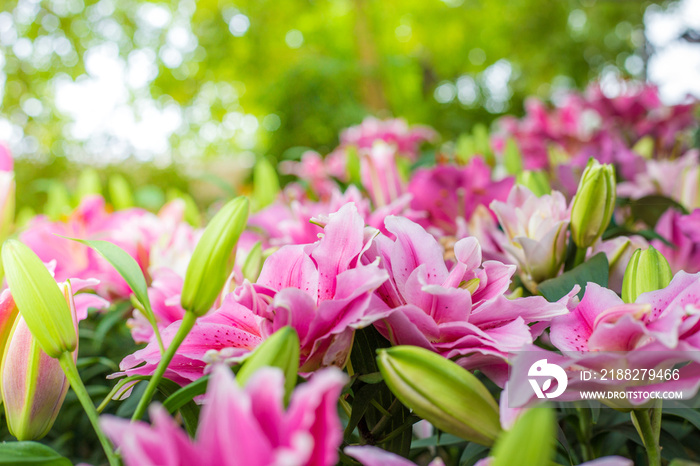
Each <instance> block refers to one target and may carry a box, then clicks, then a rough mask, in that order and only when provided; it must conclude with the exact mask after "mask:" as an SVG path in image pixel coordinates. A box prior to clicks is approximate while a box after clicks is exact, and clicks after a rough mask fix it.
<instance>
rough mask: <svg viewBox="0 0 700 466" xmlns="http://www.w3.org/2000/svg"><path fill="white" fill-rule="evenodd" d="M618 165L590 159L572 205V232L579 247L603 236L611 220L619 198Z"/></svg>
mask: <svg viewBox="0 0 700 466" xmlns="http://www.w3.org/2000/svg"><path fill="white" fill-rule="evenodd" d="M615 189H616V183H615V168H614V167H613V166H612V165H610V164H604V165H601V164H600V163H598V161H597V160H595V159H593V158H592V159H590V160H589V161H588V165H586V169H585V170H584V172H583V176H581V181H580V182H579V185H578V190H577V191H576V196H575V197H574V202H573V205H572V206H571V236H572V238H573V240H574V243H576V246H578V247H579V248H587V247H589V246H590V245H592V244H593V243H594V242H595V241H596V240H597V239H598V238H600V237H601V235H602V234H603V232H604V231H605V229H606V228H607V227H608V223H610V219H611V218H612V214H613V210H615V198H616V191H615Z"/></svg>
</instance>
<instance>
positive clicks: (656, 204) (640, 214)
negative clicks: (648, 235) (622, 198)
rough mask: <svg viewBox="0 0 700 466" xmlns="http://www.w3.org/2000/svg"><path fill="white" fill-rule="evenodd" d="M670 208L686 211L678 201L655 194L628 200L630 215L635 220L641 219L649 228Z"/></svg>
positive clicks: (685, 212)
mask: <svg viewBox="0 0 700 466" xmlns="http://www.w3.org/2000/svg"><path fill="white" fill-rule="evenodd" d="M670 208H673V209H676V210H678V211H679V212H681V213H684V214H687V213H688V211H687V210H686V209H685V207H683V206H682V205H680V204H679V203H678V202H676V201H674V200H673V199H670V198H668V197H665V196H659V195H657V194H652V195H651V196H645V197H643V198H641V199H636V200H634V201H631V202H630V209H631V213H632V217H633V218H635V219H636V220H642V221H643V222H644V223H646V224H647V225H649V227H651V228H654V227H655V226H656V222H658V221H659V218H660V217H661V216H662V215H663V214H664V212H666V211H667V210H668V209H670Z"/></svg>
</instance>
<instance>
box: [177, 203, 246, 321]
mask: <svg viewBox="0 0 700 466" xmlns="http://www.w3.org/2000/svg"><path fill="white" fill-rule="evenodd" d="M248 211H249V206H248V199H246V198H245V197H237V198H236V199H234V200H232V201H230V202H229V203H228V204H226V205H225V206H224V207H223V208H222V209H221V210H220V211H219V212H218V213H217V214H216V215H215V216H214V218H212V219H211V221H210V222H209V225H207V227H206V229H205V230H204V233H203V234H202V238H201V239H200V240H199V242H198V243H197V246H196V247H195V249H194V252H193V253H192V259H190V263H189V265H188V266H187V272H186V273H185V282H184V284H183V285H182V296H181V298H180V303H181V305H182V307H183V309H185V310H186V311H188V312H192V313H194V315H196V316H201V315H204V314H205V313H206V312H207V311H209V309H210V308H211V306H212V305H213V304H214V301H216V298H217V296H218V295H219V293H220V292H221V289H222V288H223V286H224V284H225V283H226V280H227V278H228V276H229V274H230V273H231V269H232V268H233V260H232V259H233V255H234V253H235V250H236V244H237V243H238V237H239V236H241V233H242V232H243V229H244V228H245V226H246V222H247V221H248Z"/></svg>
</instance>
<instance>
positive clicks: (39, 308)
mask: <svg viewBox="0 0 700 466" xmlns="http://www.w3.org/2000/svg"><path fill="white" fill-rule="evenodd" d="M2 263H3V265H4V267H5V275H6V277H7V283H8V285H9V287H10V291H11V293H12V296H13V298H14V300H15V303H16V304H17V308H18V309H19V312H20V313H21V314H22V317H24V320H25V322H26V323H27V327H29V330H30V331H31V332H32V335H34V338H36V340H37V342H38V343H39V346H41V349H43V350H44V352H45V353H46V354H48V355H49V356H51V357H52V358H58V357H59V356H60V355H61V354H63V353H65V352H66V351H67V352H73V351H74V350H75V348H76V346H77V345H78V337H77V335H76V331H75V325H74V323H73V317H72V316H71V311H70V308H69V307H68V304H67V303H66V297H65V295H64V293H63V292H62V291H61V289H60V288H59V286H58V284H57V283H56V281H55V280H54V279H53V277H52V276H51V274H50V273H49V271H48V270H47V269H46V266H45V265H44V263H43V262H41V259H39V257H38V256H37V255H36V254H34V252H33V251H32V250H31V249H29V248H28V247H27V246H25V245H24V244H22V243H20V242H19V241H17V240H12V239H11V240H7V241H5V244H3V246H2Z"/></svg>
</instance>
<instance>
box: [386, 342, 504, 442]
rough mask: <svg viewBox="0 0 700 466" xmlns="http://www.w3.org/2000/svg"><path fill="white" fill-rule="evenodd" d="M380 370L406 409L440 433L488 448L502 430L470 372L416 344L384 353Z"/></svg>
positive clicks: (489, 400)
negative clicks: (440, 431)
mask: <svg viewBox="0 0 700 466" xmlns="http://www.w3.org/2000/svg"><path fill="white" fill-rule="evenodd" d="M377 364H378V366H379V370H380V372H381V373H382V376H383V377H384V381H385V382H386V384H387V386H388V387H389V389H390V390H391V391H392V393H394V395H396V397H397V398H398V399H399V400H400V401H401V402H402V403H403V404H404V405H406V406H407V407H408V408H410V409H412V410H413V411H414V412H415V413H416V414H417V415H418V416H420V417H422V418H424V419H426V420H427V421H428V422H430V423H431V424H433V425H434V426H435V427H437V428H438V429H440V430H442V431H444V432H447V433H450V434H452V435H456V436H458V437H461V438H463V439H465V440H468V441H470V442H476V443H480V444H482V445H486V446H490V445H491V444H493V442H494V440H495V439H496V437H498V434H499V433H500V432H501V424H500V421H499V417H498V405H497V404H496V401H495V400H494V399H493V397H492V396H491V394H490V393H489V391H488V390H487V389H486V387H485V386H484V385H483V384H482V383H481V382H480V381H479V379H477V378H476V376H474V374H472V373H471V372H469V371H467V370H466V369H464V368H462V367H460V366H459V365H457V364H456V363H454V362H452V361H450V360H449V359H447V358H444V357H442V356H440V355H438V354H436V353H433V352H432V351H429V350H427V349H424V348H419V347H417V346H394V347H393V348H388V349H380V350H379V351H378V356H377Z"/></svg>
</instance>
